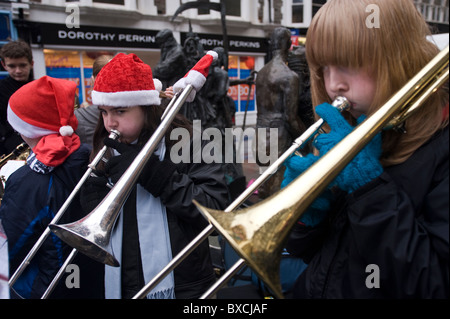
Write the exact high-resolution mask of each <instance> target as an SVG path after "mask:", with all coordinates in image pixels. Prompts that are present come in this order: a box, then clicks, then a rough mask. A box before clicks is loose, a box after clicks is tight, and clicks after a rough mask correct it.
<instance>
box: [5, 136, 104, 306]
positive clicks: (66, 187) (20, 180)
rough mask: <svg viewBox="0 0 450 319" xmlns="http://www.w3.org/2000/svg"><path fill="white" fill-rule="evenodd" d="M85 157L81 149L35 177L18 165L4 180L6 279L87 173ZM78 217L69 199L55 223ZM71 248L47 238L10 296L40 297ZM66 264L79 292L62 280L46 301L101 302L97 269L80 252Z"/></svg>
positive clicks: (85, 151) (99, 267) (99, 268)
mask: <svg viewBox="0 0 450 319" xmlns="http://www.w3.org/2000/svg"><path fill="white" fill-rule="evenodd" d="M89 153H90V150H89V148H88V147H87V146H85V145H82V146H81V147H80V148H79V149H78V150H77V151H75V152H74V153H73V154H71V155H70V156H69V157H68V158H67V159H66V161H65V162H64V163H63V164H62V165H60V166H58V167H57V168H55V169H54V170H53V171H52V172H51V173H48V174H40V173H37V172H35V171H33V170H31V169H30V167H28V166H23V167H21V168H19V169H18V170H17V171H15V172H14V173H13V174H12V175H11V176H10V177H9V178H8V180H7V182H6V187H5V195H4V197H3V200H2V204H1V206H0V219H1V222H2V225H3V227H4V230H5V233H6V236H7V239H8V253H9V262H10V267H9V268H10V275H12V274H13V273H14V272H15V270H16V269H17V267H18V266H19V265H20V263H21V262H22V261H23V260H24V258H25V256H26V255H27V253H28V252H29V251H30V250H31V248H32V247H33V245H34V244H35V243H36V241H37V240H38V239H39V237H40V236H41V234H42V233H43V232H44V230H45V229H46V227H47V225H48V224H49V223H50V221H51V220H52V219H53V217H54V216H55V214H56V213H57V212H58V211H59V209H60V208H61V206H62V205H63V203H64V202H65V201H66V199H67V198H68V197H69V195H70V193H71V192H72V190H73V189H74V188H75V185H76V184H77V183H78V181H79V180H80V178H81V176H82V175H83V173H84V172H85V171H86V170H87V164H88V160H89ZM81 217H83V213H82V210H81V207H80V205H79V201H78V199H77V200H74V201H72V204H71V205H70V207H69V208H68V209H67V210H66V211H65V213H64V215H63V216H62V218H61V219H60V221H59V224H64V223H69V222H73V221H76V220H78V219H80V218H81ZM71 250H72V248H71V247H69V246H67V245H65V244H64V243H63V242H62V241H61V240H60V239H59V238H58V237H56V236H55V235H53V234H50V236H48V238H47V240H46V241H45V242H44V243H43V245H42V247H41V248H40V249H39V250H38V251H37V253H36V256H35V257H34V258H33V259H32V260H31V263H30V265H29V266H28V267H27V268H26V270H25V272H24V273H23V274H22V275H21V276H20V277H19V278H18V280H17V282H16V284H15V285H14V289H15V292H17V293H18V294H19V295H20V297H22V298H27V299H28V298H30V299H34V298H41V296H42V294H43V293H44V292H45V290H46V289H47V287H48V285H49V284H50V282H51V280H52V279H53V278H54V276H55V275H56V272H57V271H58V270H59V268H60V267H61V266H62V264H63V262H64V261H65V259H66V258H67V256H68V254H69V253H70V251H71ZM72 264H75V265H78V267H79V272H78V271H77V273H78V274H80V276H79V279H80V282H79V284H80V285H79V288H67V287H66V284H65V279H66V276H64V277H63V278H62V279H61V280H60V282H59V285H58V286H57V287H56V289H55V291H54V292H53V294H52V295H51V296H50V297H51V298H101V296H102V294H103V293H102V289H103V281H102V276H98V273H99V271H102V269H103V265H101V264H99V263H96V262H94V261H92V260H91V259H89V258H87V257H85V256H83V255H82V254H78V255H77V257H76V258H75V259H74V260H73V262H72ZM73 274H75V273H73ZM67 275H70V274H69V273H67ZM15 292H14V291H12V293H11V297H12V298H15V297H17V295H16V294H15Z"/></svg>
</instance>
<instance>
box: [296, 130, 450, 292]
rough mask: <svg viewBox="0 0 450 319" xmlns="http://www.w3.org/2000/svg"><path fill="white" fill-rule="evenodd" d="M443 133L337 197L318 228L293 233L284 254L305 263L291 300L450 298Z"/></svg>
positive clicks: (446, 140) (446, 142)
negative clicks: (288, 252) (358, 187)
mask: <svg viewBox="0 0 450 319" xmlns="http://www.w3.org/2000/svg"><path fill="white" fill-rule="evenodd" d="M448 133H449V131H448V126H447V127H446V128H445V129H444V130H443V131H442V132H439V133H437V134H436V135H435V136H434V137H433V138H432V139H431V140H430V141H428V142H427V143H426V144H425V145H423V146H422V147H420V148H419V149H418V150H417V151H416V152H415V153H414V154H413V155H412V156H411V157H410V158H409V159H408V160H407V161H405V162H404V163H402V164H399V165H395V166H392V167H388V168H386V169H385V172H384V173H383V174H382V175H381V176H380V177H379V178H377V179H375V180H373V181H372V182H370V183H369V184H367V185H365V186H363V187H361V188H360V189H358V190H357V191H355V192H354V193H352V194H349V195H347V194H345V195H342V196H340V197H339V199H338V202H337V203H335V204H334V211H333V212H330V215H329V218H328V219H327V220H325V221H324V222H323V223H322V224H320V225H319V226H318V227H314V228H311V227H305V226H302V225H300V224H298V225H296V226H295V227H294V230H293V232H292V233H291V236H290V241H289V244H288V250H289V251H290V252H291V253H293V254H296V255H297V256H300V257H302V258H303V259H304V260H305V261H306V262H307V263H308V267H307V268H306V270H305V271H304V272H303V273H302V275H301V276H300V277H299V278H298V280H297V282H296V284H295V292H294V297H296V298H448V297H449V178H448V167H449V158H448V151H449V134H448ZM378 274H379V276H378ZM375 284H379V286H378V287H377V286H375V287H374V285H375Z"/></svg>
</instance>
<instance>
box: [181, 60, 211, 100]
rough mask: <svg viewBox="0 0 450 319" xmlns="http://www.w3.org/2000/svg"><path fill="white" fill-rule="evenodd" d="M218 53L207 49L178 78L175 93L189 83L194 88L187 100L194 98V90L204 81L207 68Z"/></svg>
mask: <svg viewBox="0 0 450 319" xmlns="http://www.w3.org/2000/svg"><path fill="white" fill-rule="evenodd" d="M218 57H219V55H218V54H217V52H215V51H208V52H207V53H206V54H205V55H204V56H203V57H202V58H201V59H200V60H199V61H198V62H197V64H196V65H194V67H193V68H192V69H190V70H189V72H188V73H186V75H185V76H184V77H183V78H182V79H180V80H178V81H177V82H176V83H175V84H174V86H173V91H174V92H175V93H177V92H180V91H182V90H184V89H185V88H186V86H188V85H189V84H191V85H192V86H193V87H194V90H193V91H192V93H191V94H190V95H189V97H188V99H187V101H188V102H192V101H193V100H194V98H195V94H196V92H198V91H200V89H201V88H202V87H203V85H204V84H205V82H206V78H207V77H208V73H209V68H210V66H211V64H212V63H213V62H214V61H215V60H217V59H218Z"/></svg>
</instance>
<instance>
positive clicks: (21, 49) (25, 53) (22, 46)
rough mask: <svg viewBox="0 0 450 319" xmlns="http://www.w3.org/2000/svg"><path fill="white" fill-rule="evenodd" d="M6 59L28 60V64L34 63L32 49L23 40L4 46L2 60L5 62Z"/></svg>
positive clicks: (0, 53) (0, 54) (0, 52)
mask: <svg viewBox="0 0 450 319" xmlns="http://www.w3.org/2000/svg"><path fill="white" fill-rule="evenodd" d="M5 58H10V59H19V58H27V60H28V62H30V63H32V62H33V54H32V53H31V48H30V46H29V45H28V43H26V42H25V41H23V40H18V41H12V42H8V43H6V44H5V45H4V46H2V48H1V49H0V59H2V60H4V59H5Z"/></svg>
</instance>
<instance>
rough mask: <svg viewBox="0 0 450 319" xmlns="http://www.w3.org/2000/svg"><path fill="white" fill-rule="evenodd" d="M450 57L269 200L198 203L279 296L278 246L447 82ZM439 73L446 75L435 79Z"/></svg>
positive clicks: (441, 58) (444, 57) (412, 82)
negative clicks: (379, 141) (350, 167)
mask: <svg viewBox="0 0 450 319" xmlns="http://www.w3.org/2000/svg"><path fill="white" fill-rule="evenodd" d="M448 59H449V49H448V46H447V48H446V49H444V50H443V51H441V52H440V53H439V54H438V55H437V56H436V57H435V58H434V59H432V60H431V61H430V62H429V63H428V64H427V65H426V66H425V67H424V68H423V69H422V70H421V71H420V72H419V73H417V74H416V76H414V77H413V78H412V79H411V80H410V81H408V83H407V84H406V85H405V86H404V87H403V88H402V89H401V90H399V91H398V92H397V93H396V94H395V95H394V96H393V97H391V98H390V99H389V100H388V102H386V103H385V104H384V105H383V106H382V107H381V108H380V109H379V110H377V111H376V112H375V113H374V114H372V115H371V116H370V117H369V118H367V119H366V120H365V121H364V122H363V123H361V124H360V125H358V126H357V127H356V128H355V129H354V130H353V131H352V132H351V133H350V134H349V135H347V136H346V137H345V138H344V139H343V140H342V141H341V142H339V143H338V144H337V145H336V146H335V147H333V148H332V149H331V150H330V151H329V152H328V153H326V154H325V155H323V156H322V157H321V158H320V159H319V160H318V161H317V162H316V163H314V164H313V165H312V166H311V167H310V168H309V169H308V170H306V171H305V172H304V173H303V174H301V175H300V176H299V177H297V178H296V179H295V180H294V181H292V182H291V183H290V184H289V185H287V186H286V187H285V188H284V189H282V190H280V191H278V192H277V193H275V194H274V195H272V196H270V197H269V198H267V199H265V200H263V201H261V202H259V203H257V204H255V205H253V206H252V207H249V208H246V209H242V210H240V211H236V212H233V213H228V214H226V213H224V212H223V211H217V210H213V209H208V208H206V207H203V206H201V205H200V204H198V203H196V205H197V206H198V207H199V209H200V210H201V211H202V213H203V214H204V215H205V216H206V217H207V218H208V219H209V221H210V222H211V223H212V224H213V225H214V226H215V228H216V229H217V230H218V231H219V232H220V233H221V234H222V235H223V236H224V237H225V238H226V239H227V240H228V242H229V243H230V245H231V246H232V247H233V248H234V249H235V251H236V252H237V253H238V254H239V255H240V256H241V258H242V259H243V260H245V262H246V263H247V264H248V265H249V266H250V267H251V268H252V269H253V271H255V273H256V274H257V275H258V277H259V278H260V279H262V280H263V281H264V282H265V283H266V285H267V286H268V287H269V288H270V289H271V290H272V292H273V293H274V295H275V296H276V297H277V298H283V293H282V291H281V284H280V280H279V265H280V260H281V252H282V247H283V244H284V242H285V241H286V240H287V237H288V235H289V233H290V231H291V229H292V227H293V225H294V224H295V223H296V222H297V220H298V219H299V218H300V217H301V215H302V214H303V213H304V212H305V210H306V209H307V208H308V207H309V206H310V204H311V203H312V202H313V201H314V200H315V199H316V197H317V196H319V195H320V194H321V193H322V192H323V191H324V190H325V188H326V187H327V186H328V185H329V184H330V183H331V182H332V181H333V180H334V179H335V178H336V177H337V175H338V174H339V173H340V172H341V170H343V169H344V168H345V166H346V165H347V164H348V163H349V162H350V161H351V160H352V159H353V157H354V156H356V155H357V154H358V153H359V152H360V151H361V150H362V149H363V148H364V147H365V146H366V145H367V144H368V143H369V142H370V141H371V140H372V139H373V138H374V137H375V135H376V134H378V133H379V132H380V131H381V130H382V129H384V128H385V127H386V126H387V125H389V123H390V121H391V120H392V119H393V118H394V117H396V116H398V115H404V114H406V115H410V113H411V112H408V109H409V108H410V107H414V106H415V107H416V108H417V107H419V106H420V104H422V103H423V102H424V101H425V100H426V99H427V98H428V97H429V96H430V95H431V94H432V93H433V92H434V90H435V89H436V88H437V85H435V84H434V83H437V82H440V83H443V82H444V81H445V80H446V79H448ZM442 72H443V73H444V75H443V76H439V74H442ZM436 79H437V80H436ZM436 81H437V82H436ZM431 87H434V89H430V88H431ZM403 119H406V117H403Z"/></svg>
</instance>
